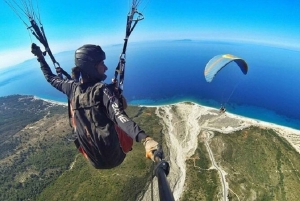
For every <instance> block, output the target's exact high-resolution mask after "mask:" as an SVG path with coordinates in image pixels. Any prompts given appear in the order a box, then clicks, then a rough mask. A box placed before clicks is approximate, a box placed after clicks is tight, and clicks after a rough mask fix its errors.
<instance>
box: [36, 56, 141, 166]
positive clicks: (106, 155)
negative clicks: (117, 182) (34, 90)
mask: <svg viewBox="0 0 300 201" xmlns="http://www.w3.org/2000/svg"><path fill="white" fill-rule="evenodd" d="M39 61H40V64H41V70H42V72H43V74H44V76H45V78H46V80H47V81H48V82H49V83H50V84H51V85H52V86H53V87H55V88H56V89H57V90H59V91H61V92H63V93H64V94H66V96H67V98H68V100H73V98H74V94H75V92H76V89H77V88H78V87H80V91H81V92H83V93H84V92H85V91H86V90H89V89H90V88H93V87H94V86H95V85H96V84H97V83H95V82H93V83H83V84H80V83H78V82H75V81H73V80H63V79H61V78H60V77H58V76H56V75H54V74H53V73H52V71H51V69H50V67H49V65H48V64H47V62H46V61H45V60H43V59H40V60H39ZM99 90H100V91H99V92H98V96H97V99H100V102H101V107H99V108H98V109H99V112H98V114H97V115H98V116H97V121H98V119H99V122H100V123H98V124H99V125H97V126H98V128H97V129H98V130H95V129H93V128H92V127H91V122H88V121H87V119H85V118H84V117H83V118H82V116H81V115H79V113H80V112H79V113H77V114H76V112H74V118H75V122H77V123H76V129H75V132H76V134H77V138H78V142H79V145H80V146H81V147H82V148H83V149H84V151H85V152H86V154H87V156H88V158H89V160H90V161H91V163H92V164H93V166H94V167H95V168H101V169H107V168H113V167H116V166H118V165H119V164H121V163H122V161H123V160H124V158H125V156H126V155H125V154H124V153H123V151H122V149H121V148H120V143H119V140H118V136H117V133H116V130H115V124H116V125H118V126H119V127H120V128H121V129H122V130H123V131H124V132H126V133H127V134H128V135H129V136H130V137H131V138H132V139H133V140H135V141H139V140H140V139H143V138H145V137H146V136H147V135H146V134H145V132H144V131H143V130H142V129H141V128H140V127H139V126H138V125H137V124H136V123H135V122H134V121H132V120H131V119H130V118H129V117H128V116H127V114H126V113H125V111H124V110H123V106H122V102H121V100H120V99H119V98H118V97H116V91H115V87H114V86H113V85H111V84H108V85H106V84H103V86H102V87H101V88H100V89H99ZM99 128H100V130H99Z"/></svg>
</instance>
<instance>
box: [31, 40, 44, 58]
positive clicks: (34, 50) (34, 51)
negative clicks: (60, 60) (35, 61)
mask: <svg viewBox="0 0 300 201" xmlns="http://www.w3.org/2000/svg"><path fill="white" fill-rule="evenodd" d="M31 52H32V54H34V55H35V56H37V57H38V58H42V57H44V55H43V52H42V51H41V48H40V47H39V46H37V45H36V44H35V43H32V45H31Z"/></svg>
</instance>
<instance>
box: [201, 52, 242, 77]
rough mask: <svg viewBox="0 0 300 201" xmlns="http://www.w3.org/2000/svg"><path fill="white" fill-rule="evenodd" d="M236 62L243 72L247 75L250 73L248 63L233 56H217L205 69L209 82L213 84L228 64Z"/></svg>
mask: <svg viewBox="0 0 300 201" xmlns="http://www.w3.org/2000/svg"><path fill="white" fill-rule="evenodd" d="M231 62H235V63H236V64H237V65H238V66H239V67H240V69H241V71H242V72H243V73H244V74H245V75H246V74H247V72H248V65H247V63H246V61H245V60H244V59H242V58H239V57H236V56H234V55H231V54H223V55H217V56H215V57H213V58H212V59H211V60H209V62H208V63H207V64H206V66H205V69H204V76H205V79H206V81H207V82H211V81H212V80H213V79H214V77H215V76H216V75H217V74H218V72H220V71H221V70H222V69H223V68H224V67H226V66H227V64H229V63H231Z"/></svg>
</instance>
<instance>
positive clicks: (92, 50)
mask: <svg viewBox="0 0 300 201" xmlns="http://www.w3.org/2000/svg"><path fill="white" fill-rule="evenodd" d="M105 58H106V57H105V52H104V51H103V50H102V49H101V47H100V46H99V45H90V44H88V45H84V46H82V47H80V48H78V49H77V50H76V51H75V65H76V66H77V67H79V68H80V71H81V73H82V74H83V75H84V76H87V77H88V78H91V79H96V80H100V81H103V80H105V78H106V75H105V74H103V75H101V74H99V73H98V71H97V69H96V68H95V65H97V64H98V63H99V62H101V61H103V60H105Z"/></svg>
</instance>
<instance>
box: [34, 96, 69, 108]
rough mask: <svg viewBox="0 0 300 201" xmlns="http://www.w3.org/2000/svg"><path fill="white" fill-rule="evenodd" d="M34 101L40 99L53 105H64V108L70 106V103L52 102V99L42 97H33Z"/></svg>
mask: <svg viewBox="0 0 300 201" xmlns="http://www.w3.org/2000/svg"><path fill="white" fill-rule="evenodd" d="M33 99H39V100H43V101H45V102H48V103H52V104H57V105H62V106H68V103H65V102H59V101H54V100H50V99H46V98H41V97H38V96H33Z"/></svg>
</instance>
